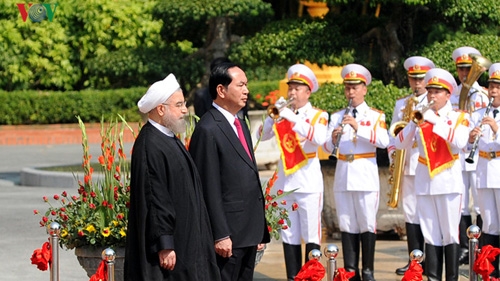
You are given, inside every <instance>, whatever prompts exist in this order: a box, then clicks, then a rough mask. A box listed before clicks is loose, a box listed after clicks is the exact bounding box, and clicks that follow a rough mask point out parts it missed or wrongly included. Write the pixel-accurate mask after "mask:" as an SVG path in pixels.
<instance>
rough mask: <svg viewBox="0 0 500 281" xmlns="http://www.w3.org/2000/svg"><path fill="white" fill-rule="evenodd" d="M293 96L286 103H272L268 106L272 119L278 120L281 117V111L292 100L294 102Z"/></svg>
mask: <svg viewBox="0 0 500 281" xmlns="http://www.w3.org/2000/svg"><path fill="white" fill-rule="evenodd" d="M293 100H294V99H293V98H290V99H288V100H287V101H286V103H285V104H283V105H281V106H279V107H278V106H276V105H274V104H271V105H269V106H268V107H267V115H269V117H271V118H272V119H274V120H278V119H279V118H280V111H281V110H282V109H283V108H285V107H287V106H289V105H290V104H291V103H292V102H293Z"/></svg>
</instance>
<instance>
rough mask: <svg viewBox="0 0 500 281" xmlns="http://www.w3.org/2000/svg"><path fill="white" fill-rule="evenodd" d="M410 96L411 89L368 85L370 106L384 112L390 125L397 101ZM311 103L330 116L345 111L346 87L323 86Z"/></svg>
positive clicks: (312, 96) (314, 95) (381, 84)
mask: <svg viewBox="0 0 500 281" xmlns="http://www.w3.org/2000/svg"><path fill="white" fill-rule="evenodd" d="M409 94H410V90H409V89H406V88H403V89H400V88H398V87H396V86H394V85H392V84H389V85H384V84H383V83H382V82H381V81H372V82H371V84H370V85H368V93H367V94H366V96H365V100H366V103H367V104H368V106H370V107H373V108H376V109H378V110H381V111H383V112H384V113H385V117H386V123H388V124H390V122H391V119H392V112H393V110H394V104H395V102H396V100H397V99H399V98H401V97H404V96H407V95H409ZM310 101H311V104H312V105H313V106H315V107H317V108H321V109H323V110H325V111H327V112H328V113H330V114H331V113H334V112H337V111H339V110H341V109H344V108H345V107H346V106H347V99H346V97H345V95H344V85H343V84H334V83H327V84H323V85H321V86H320V87H319V90H318V91H317V92H316V93H314V94H312V95H311V97H310Z"/></svg>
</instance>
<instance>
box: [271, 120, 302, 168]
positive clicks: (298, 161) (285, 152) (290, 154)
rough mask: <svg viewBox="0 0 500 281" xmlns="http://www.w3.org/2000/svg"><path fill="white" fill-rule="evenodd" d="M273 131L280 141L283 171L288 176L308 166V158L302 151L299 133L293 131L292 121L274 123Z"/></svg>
mask: <svg viewBox="0 0 500 281" xmlns="http://www.w3.org/2000/svg"><path fill="white" fill-rule="evenodd" d="M273 130H274V133H275V134H276V139H277V141H278V147H279V149H280V157H281V161H282V162H283V169H284V172H285V175H287V176H288V175H290V174H292V173H294V172H296V171H297V170H299V169H300V168H301V167H303V166H304V165H305V164H307V156H306V154H305V153H304V150H302V146H301V145H300V141H299V139H298V137H297V133H295V132H294V131H293V130H292V123H290V121H288V120H286V119H283V120H281V121H279V122H276V123H274V126H273Z"/></svg>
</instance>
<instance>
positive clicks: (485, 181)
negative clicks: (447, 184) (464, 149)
mask: <svg viewBox="0 0 500 281" xmlns="http://www.w3.org/2000/svg"><path fill="white" fill-rule="evenodd" d="M488 73H489V80H488V82H489V83H488V95H489V97H490V98H494V100H493V103H492V105H491V108H490V111H489V114H488V115H486V113H485V112H486V108H482V109H479V110H477V111H475V112H474V113H472V117H471V127H472V128H474V129H473V130H472V131H471V132H470V137H469V145H468V146H469V148H471V149H472V144H473V143H474V141H475V139H476V138H477V137H478V135H479V141H478V145H477V150H476V151H479V153H478V154H479V159H478V160H477V178H478V185H477V188H478V189H477V193H478V199H479V200H478V203H479V208H480V209H481V214H482V218H483V227H482V234H481V240H482V244H483V245H492V246H493V247H495V248H499V247H500V240H499V239H500V238H499V237H500V174H499V172H498V171H500V134H498V128H499V124H500V114H498V113H499V110H500V63H494V64H492V65H491V67H490V69H489V72H488ZM481 126H482V129H481ZM498 261H499V259H498V256H497V258H496V260H495V262H494V263H493V266H494V268H495V270H494V271H493V272H492V274H491V276H494V277H496V278H498V277H500V276H499V271H498Z"/></svg>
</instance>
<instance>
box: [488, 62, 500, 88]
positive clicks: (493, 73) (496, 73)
mask: <svg viewBox="0 0 500 281" xmlns="http://www.w3.org/2000/svg"><path fill="white" fill-rule="evenodd" d="M488 74H489V79H488V82H495V83H500V63H498V62H497V63H494V64H492V65H491V66H490V70H489V71H488Z"/></svg>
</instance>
